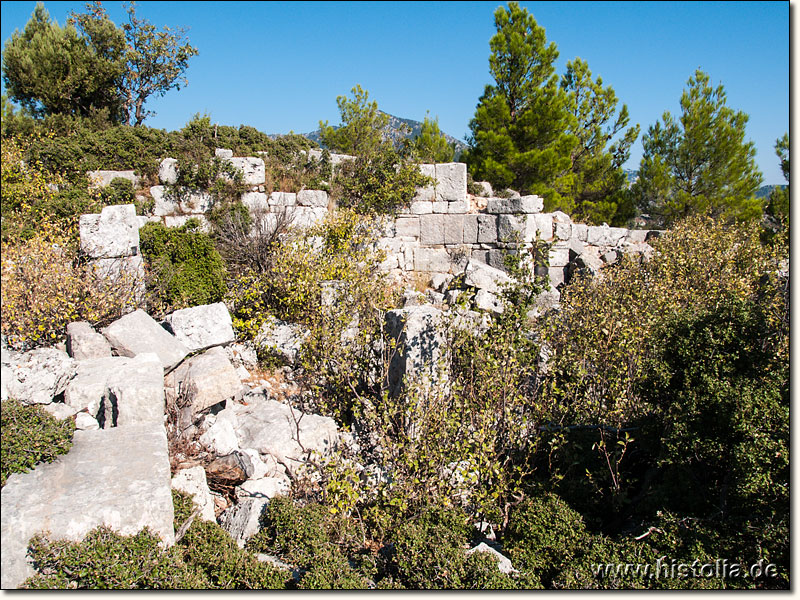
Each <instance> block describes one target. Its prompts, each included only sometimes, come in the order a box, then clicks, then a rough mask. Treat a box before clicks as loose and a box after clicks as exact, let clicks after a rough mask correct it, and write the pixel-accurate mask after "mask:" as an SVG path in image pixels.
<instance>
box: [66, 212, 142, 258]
mask: <svg viewBox="0 0 800 600" xmlns="http://www.w3.org/2000/svg"><path fill="white" fill-rule="evenodd" d="M79 230H80V239H81V241H80V248H81V252H82V253H83V254H84V255H86V256H88V257H89V258H115V257H118V256H134V255H136V254H138V253H139V220H138V219H137V218H136V207H135V206H134V205H133V204H118V205H115V206H106V207H104V208H103V210H102V211H101V212H100V214H90V215H81V217H80V221H79Z"/></svg>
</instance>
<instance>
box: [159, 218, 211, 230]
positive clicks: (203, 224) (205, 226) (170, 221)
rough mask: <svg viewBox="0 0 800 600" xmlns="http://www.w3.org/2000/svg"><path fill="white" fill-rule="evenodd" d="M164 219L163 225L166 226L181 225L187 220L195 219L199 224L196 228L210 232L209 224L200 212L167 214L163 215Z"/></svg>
mask: <svg viewBox="0 0 800 600" xmlns="http://www.w3.org/2000/svg"><path fill="white" fill-rule="evenodd" d="M163 219H164V226H166V227H183V226H184V225H186V223H188V222H189V220H193V221H196V222H197V223H198V224H199V227H198V229H199V230H200V231H202V232H203V233H210V232H211V224H210V223H209V222H208V219H206V216H205V215H201V214H194V215H169V216H166V217H163Z"/></svg>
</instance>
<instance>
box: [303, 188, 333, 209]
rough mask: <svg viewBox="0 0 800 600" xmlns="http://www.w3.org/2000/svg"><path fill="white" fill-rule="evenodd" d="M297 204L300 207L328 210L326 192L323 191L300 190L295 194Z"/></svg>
mask: <svg viewBox="0 0 800 600" xmlns="http://www.w3.org/2000/svg"><path fill="white" fill-rule="evenodd" d="M297 203H298V204H299V205H300V206H312V207H318V208H328V192H326V191H325V190H301V191H299V192H297Z"/></svg>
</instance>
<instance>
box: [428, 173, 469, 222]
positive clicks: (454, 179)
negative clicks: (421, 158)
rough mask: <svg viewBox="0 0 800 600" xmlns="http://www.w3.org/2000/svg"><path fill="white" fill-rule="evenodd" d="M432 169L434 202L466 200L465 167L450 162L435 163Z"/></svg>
mask: <svg viewBox="0 0 800 600" xmlns="http://www.w3.org/2000/svg"><path fill="white" fill-rule="evenodd" d="M434 167H435V169H434V171H435V178H436V200H437V201H438V202H464V201H465V200H466V199H467V165H466V164H464V163H456V162H452V163H437V164H436V165H434ZM464 212H466V211H464Z"/></svg>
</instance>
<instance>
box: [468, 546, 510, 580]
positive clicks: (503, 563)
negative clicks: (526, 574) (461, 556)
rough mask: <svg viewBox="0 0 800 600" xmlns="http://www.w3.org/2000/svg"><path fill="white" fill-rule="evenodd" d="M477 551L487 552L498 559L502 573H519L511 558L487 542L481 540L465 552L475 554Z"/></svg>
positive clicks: (498, 565) (498, 566)
mask: <svg viewBox="0 0 800 600" xmlns="http://www.w3.org/2000/svg"><path fill="white" fill-rule="evenodd" d="M475 552H486V553H487V554H490V555H491V556H493V557H494V558H495V559H497V568H498V569H499V570H500V572H501V573H506V574H510V573H517V572H518V571H517V570H516V569H515V568H514V565H512V564H511V560H509V559H508V558H506V557H505V556H503V555H502V554H500V553H499V552H498V551H497V550H495V549H494V548H492V547H491V546H489V545H488V544H486V543H485V542H481V543H480V544H478V545H477V546H475V547H474V548H471V549H469V550H467V551H466V552H465V554H467V555H468V556H469V555H470V554H474V553H475Z"/></svg>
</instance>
